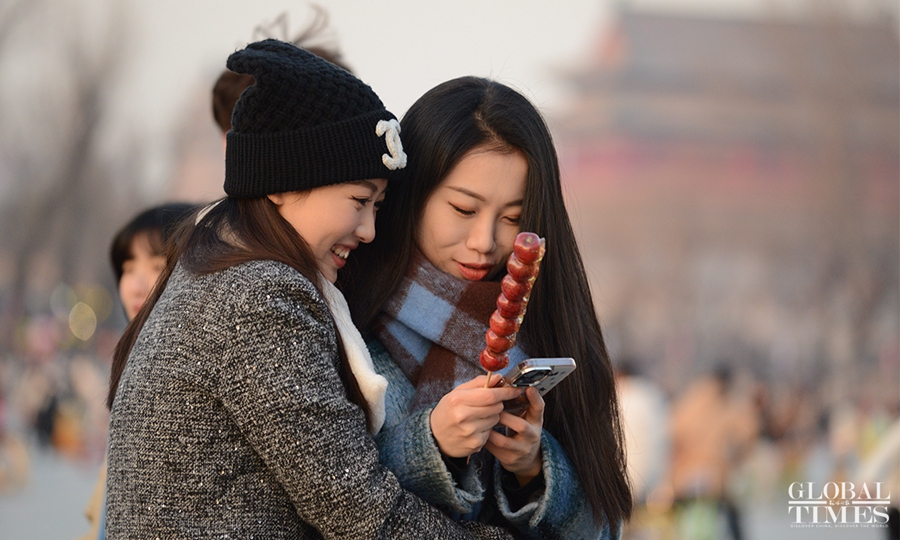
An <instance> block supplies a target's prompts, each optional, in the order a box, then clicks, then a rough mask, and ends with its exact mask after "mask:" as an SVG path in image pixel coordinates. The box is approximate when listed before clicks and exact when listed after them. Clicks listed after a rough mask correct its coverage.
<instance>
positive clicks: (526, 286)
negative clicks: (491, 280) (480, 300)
mask: <svg viewBox="0 0 900 540" xmlns="http://www.w3.org/2000/svg"><path fill="white" fill-rule="evenodd" d="M500 290H501V291H503V294H505V295H506V298H508V299H509V300H511V301H513V302H521V301H522V300H523V299H524V298H525V296H526V295H527V294H528V293H529V292H531V283H530V282H528V281H516V278H514V277H512V276H511V275H509V274H506V275H505V276H503V279H502V280H501V281H500Z"/></svg>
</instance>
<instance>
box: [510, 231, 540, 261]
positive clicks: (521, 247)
mask: <svg viewBox="0 0 900 540" xmlns="http://www.w3.org/2000/svg"><path fill="white" fill-rule="evenodd" d="M542 247H543V246H542V245H541V238H540V237H539V236H538V235H536V234H534V233H531V232H520V233H519V234H518V236H516V241H515V242H514V243H513V251H514V253H515V254H516V257H518V258H519V260H520V261H522V262H523V263H525V264H531V263H533V262H535V261H537V260H538V259H540V258H541V250H542V249H541V248H542Z"/></svg>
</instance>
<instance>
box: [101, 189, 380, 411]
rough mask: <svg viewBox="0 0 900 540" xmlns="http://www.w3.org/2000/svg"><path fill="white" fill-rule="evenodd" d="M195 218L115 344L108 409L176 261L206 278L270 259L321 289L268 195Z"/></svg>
mask: <svg viewBox="0 0 900 540" xmlns="http://www.w3.org/2000/svg"><path fill="white" fill-rule="evenodd" d="M194 219H196V218H194ZM194 219H188V220H187V221H186V222H185V223H184V224H183V225H182V227H181V228H180V229H179V231H178V232H177V233H176V236H175V237H174V239H173V241H172V242H171V243H170V245H169V251H168V253H167V256H166V258H167V261H166V268H165V269H164V270H163V272H162V274H160V276H159V280H158V281H157V283H156V286H155V287H154V288H153V292H152V293H151V294H150V297H149V298H148V299H147V301H146V302H145V303H144V306H143V307H142V308H141V310H140V311H139V312H138V314H137V315H135V317H134V320H132V321H131V322H130V323H129V324H128V327H127V328H126V329H125V333H124V334H123V335H122V338H121V339H120V340H119V342H118V343H117V344H116V349H115V352H114V353H113V362H112V371H111V373H110V383H109V394H108V395H107V398H106V405H107V407H109V408H110V409H112V406H113V401H114V400H115V397H116V389H117V388H118V386H119V380H120V379H121V378H122V372H123V371H124V370H125V364H126V362H127V360H128V356H129V354H131V349H132V347H134V343H135V341H136V340H137V337H138V334H140V332H141V329H142V328H143V327H144V323H146V322H147V317H148V316H149V315H150V311H152V310H153V307H154V306H155V305H156V303H157V301H159V298H160V296H161V295H162V293H163V291H164V290H165V288H166V284H167V283H168V282H169V277H170V276H171V275H172V272H173V271H174V270H175V265H176V264H178V263H179V262H180V263H181V264H182V265H183V266H184V268H185V270H187V271H188V272H191V273H193V274H197V275H205V274H211V273H213V272H218V271H221V270H225V269H226V268H230V267H232V266H235V265H237V264H241V263H245V262H250V261H257V260H272V261H277V262H280V263H284V264H286V265H288V266H290V267H291V268H293V269H294V270H296V271H297V272H299V273H300V274H302V275H303V276H304V277H305V278H306V279H308V280H309V281H310V282H312V284H313V285H314V286H315V287H316V288H317V289H318V288H319V273H318V271H317V266H316V262H315V257H314V256H313V254H312V252H311V251H310V249H309V245H308V244H307V243H306V241H305V240H303V238H302V237H301V236H300V235H299V234H297V231H296V230H294V228H293V227H292V226H291V225H290V224H289V223H288V222H287V221H285V219H284V218H282V217H281V214H279V213H278V210H277V208H276V207H275V205H274V204H273V203H272V202H271V201H270V200H269V199H268V198H267V197H262V198H257V199H236V198H231V197H227V198H225V199H222V200H221V201H220V202H219V203H218V204H216V205H215V206H214V207H212V208H211V209H210V210H208V211H207V213H206V215H204V216H203V218H202V219H201V220H200V222H199V223H198V224H196V225H195V224H194ZM335 332H337V328H336V327H335ZM337 337H338V347H337V350H338V355H339V356H340V363H339V369H338V372H339V374H340V376H341V380H342V381H343V382H344V386H345V388H346V389H347V395H348V397H349V399H350V401H352V402H353V403H355V404H357V405H359V406H360V407H362V409H363V411H365V414H366V421H367V422H369V425H371V414H370V411H369V408H368V406H367V405H366V401H365V399H364V398H363V397H362V392H361V391H360V389H359V385H358V384H357V382H356V379H355V378H354V377H353V373H352V372H351V371H350V368H349V364H348V361H347V357H346V354H345V353H344V349H343V347H341V345H340V344H341V337H340V334H338V336H337Z"/></svg>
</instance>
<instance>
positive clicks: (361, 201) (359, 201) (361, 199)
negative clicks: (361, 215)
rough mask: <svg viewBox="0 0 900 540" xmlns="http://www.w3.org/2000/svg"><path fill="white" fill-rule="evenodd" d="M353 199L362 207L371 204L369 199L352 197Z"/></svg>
mask: <svg viewBox="0 0 900 540" xmlns="http://www.w3.org/2000/svg"><path fill="white" fill-rule="evenodd" d="M352 199H353V200H354V201H356V203H357V204H359V205H360V206H365V205H366V204H368V202H369V199H367V198H362V197H352Z"/></svg>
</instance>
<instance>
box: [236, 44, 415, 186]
mask: <svg viewBox="0 0 900 540" xmlns="http://www.w3.org/2000/svg"><path fill="white" fill-rule="evenodd" d="M227 66H228V69H230V70H231V71H234V72H237V73H246V74H249V75H253V77H254V78H255V79H256V84H254V85H252V86H250V87H249V88H247V89H246V90H244V93H243V94H241V97H240V99H238V101H237V103H236V104H235V106H234V112H233V113H232V116H231V131H229V132H228V134H227V135H226V137H227V144H226V146H225V193H227V194H228V195H230V196H232V197H239V198H252V197H264V196H266V195H269V194H272V193H283V192H286V191H304V190H308V189H312V188H316V187H321V186H327V185H331V184H339V183H342V182H352V181H355V180H366V179H373V178H391V177H394V176H395V173H396V172H397V171H398V170H399V169H402V168H403V167H405V166H406V154H405V153H404V152H403V145H402V143H401V142H400V135H399V133H400V124H399V123H398V122H397V117H395V116H394V115H393V114H391V113H390V112H389V111H387V110H386V109H385V108H384V105H383V104H382V103H381V100H380V99H379V98H378V96H377V95H375V92H373V91H372V89H371V88H370V87H369V86H368V85H366V84H365V83H363V82H362V81H360V80H359V79H357V78H356V77H354V76H353V75H351V74H350V73H348V72H347V71H345V70H343V69H341V68H339V67H337V66H336V65H334V64H332V63H330V62H327V61H325V60H323V59H321V58H319V57H318V56H316V55H314V54H312V53H310V52H308V51H305V50H303V49H301V48H299V47H297V46H295V45H293V44H291V43H286V42H283V41H278V40H274V39H267V40H265V41H259V42H256V43H251V44H250V45H248V46H247V48H246V49H243V50H240V51H237V52H236V53H234V54H232V55H231V56H229V57H228V63H227Z"/></svg>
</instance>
